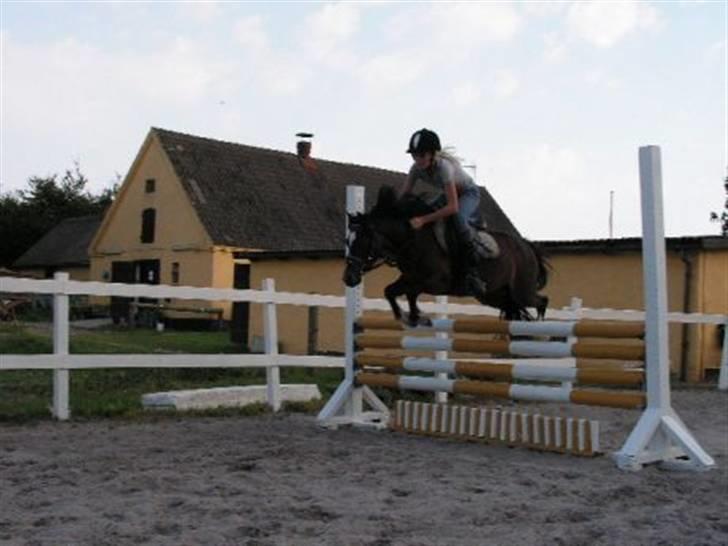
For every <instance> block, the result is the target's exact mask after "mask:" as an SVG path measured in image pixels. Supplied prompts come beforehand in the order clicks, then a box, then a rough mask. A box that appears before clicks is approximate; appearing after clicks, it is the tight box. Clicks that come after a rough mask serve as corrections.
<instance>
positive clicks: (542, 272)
mask: <svg viewBox="0 0 728 546" xmlns="http://www.w3.org/2000/svg"><path fill="white" fill-rule="evenodd" d="M528 244H529V246H530V247H531V250H532V251H533V254H534V256H536V263H537V264H538V277H537V278H536V289H537V290H541V289H543V287H544V286H546V284H547V283H548V282H549V272H550V271H551V269H552V267H551V263H550V262H549V260H548V258H547V257H546V253H545V252H544V251H543V249H542V248H541V247H540V246H539V245H537V244H536V243H533V242H531V241H528Z"/></svg>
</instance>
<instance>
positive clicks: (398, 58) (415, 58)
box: [359, 51, 427, 92]
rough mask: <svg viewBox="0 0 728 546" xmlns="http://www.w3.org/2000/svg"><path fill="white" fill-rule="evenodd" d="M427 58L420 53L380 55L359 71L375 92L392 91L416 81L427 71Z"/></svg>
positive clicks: (366, 63) (367, 62)
mask: <svg viewBox="0 0 728 546" xmlns="http://www.w3.org/2000/svg"><path fill="white" fill-rule="evenodd" d="M426 60H427V59H426V57H422V56H421V55H420V53H419V52H418V51H400V52H396V53H392V54H389V55H379V56H376V57H373V58H372V59H370V60H368V61H366V62H364V64H363V65H362V66H361V68H360V70H359V74H360V76H361V78H362V79H363V80H364V83H366V84H367V86H369V88H370V89H371V90H373V91H380V92H385V91H390V90H391V88H392V87H400V86H403V85H406V84H409V83H412V82H413V81H414V80H416V79H417V78H418V77H419V76H420V75H421V74H422V73H423V72H424V70H425V66H426V63H425V61H426Z"/></svg>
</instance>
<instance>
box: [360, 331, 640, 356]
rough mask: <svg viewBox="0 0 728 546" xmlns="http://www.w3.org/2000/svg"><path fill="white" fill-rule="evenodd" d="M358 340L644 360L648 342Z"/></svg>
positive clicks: (367, 344)
mask: <svg viewBox="0 0 728 546" xmlns="http://www.w3.org/2000/svg"><path fill="white" fill-rule="evenodd" d="M356 344H357V346H358V347H359V348H361V349H405V350H414V351H458V352H463V353H489V354H509V355H515V356H541V357H546V358H562V357H567V356H575V357H580V358H611V359H617V360H644V357H645V346H644V343H642V342H637V341H635V342H634V344H630V345H611V344H605V343H587V342H577V343H574V344H571V343H568V342H559V341H507V340H486V339H453V338H448V339H436V338H430V337H414V336H401V337H393V336H386V335H377V334H360V335H358V336H356Z"/></svg>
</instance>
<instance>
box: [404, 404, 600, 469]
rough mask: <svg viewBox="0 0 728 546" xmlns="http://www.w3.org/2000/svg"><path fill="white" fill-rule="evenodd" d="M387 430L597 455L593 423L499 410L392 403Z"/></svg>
mask: <svg viewBox="0 0 728 546" xmlns="http://www.w3.org/2000/svg"><path fill="white" fill-rule="evenodd" d="M391 427H392V428H393V429H394V430H398V431H402V432H410V433H414V434H421V435H425V436H436V437H450V438H460V439H465V440H480V441H484V442H488V443H491V442H497V443H505V444H506V445H509V446H523V447H527V448H529V449H536V450H539V451H555V452H558V453H570V454H572V455H581V456H594V455H596V454H598V453H600V451H601V450H600V444H599V421H593V420H591V419H576V418H571V417H557V416H553V417H552V416H547V415H540V414H530V413H526V412H520V411H508V410H502V409H499V408H483V407H477V408H475V407H467V406H455V405H446V404H428V403H425V402H413V401H406V400H398V401H397V403H396V405H395V409H394V413H393V415H392V423H391Z"/></svg>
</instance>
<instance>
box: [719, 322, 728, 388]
mask: <svg viewBox="0 0 728 546" xmlns="http://www.w3.org/2000/svg"><path fill="white" fill-rule="evenodd" d="M718 388H719V389H720V390H722V391H728V321H726V322H725V323H724V324H723V352H722V353H721V355H720V375H719V376H718Z"/></svg>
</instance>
